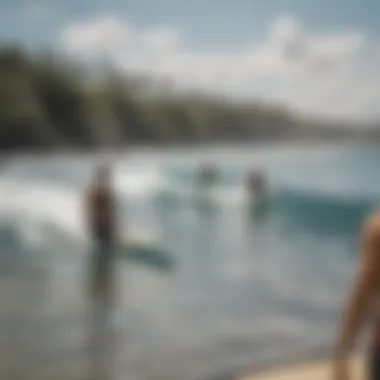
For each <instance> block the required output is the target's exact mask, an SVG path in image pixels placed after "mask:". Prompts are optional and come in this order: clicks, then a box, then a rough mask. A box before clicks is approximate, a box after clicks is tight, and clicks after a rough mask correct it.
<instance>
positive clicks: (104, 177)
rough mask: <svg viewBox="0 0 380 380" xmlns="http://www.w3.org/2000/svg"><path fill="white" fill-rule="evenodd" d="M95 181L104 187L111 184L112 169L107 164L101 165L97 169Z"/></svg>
mask: <svg viewBox="0 0 380 380" xmlns="http://www.w3.org/2000/svg"><path fill="white" fill-rule="evenodd" d="M95 181H96V182H97V183H99V184H103V185H104V184H109V183H110V182H111V168H110V166H109V165H108V164H107V163H101V164H99V165H98V166H97V167H96V169H95Z"/></svg>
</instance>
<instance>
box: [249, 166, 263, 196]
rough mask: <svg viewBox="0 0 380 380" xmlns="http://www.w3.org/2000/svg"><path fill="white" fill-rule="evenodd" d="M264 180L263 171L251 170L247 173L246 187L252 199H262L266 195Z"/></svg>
mask: <svg viewBox="0 0 380 380" xmlns="http://www.w3.org/2000/svg"><path fill="white" fill-rule="evenodd" d="M266 187H267V186H266V181H265V178H264V175H263V173H261V172H260V171H256V170H253V171H251V172H249V173H248V176H247V180H246V188H247V191H248V193H249V195H250V196H251V198H253V199H257V200H259V199H263V198H265V196H266Z"/></svg>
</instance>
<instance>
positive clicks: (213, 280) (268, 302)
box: [0, 146, 380, 380]
mask: <svg viewBox="0 0 380 380" xmlns="http://www.w3.org/2000/svg"><path fill="white" fill-rule="evenodd" d="M96 160H97V158H95V157H94V156H89V155H73V154H72V155H55V156H44V157H43V158H37V157H33V156H22V157H21V156H20V157H16V158H13V159H9V160H7V162H4V164H3V165H2V166H1V168H0V274H1V276H0V282H1V284H0V302H1V305H2V306H1V311H0V332H1V337H2V339H1V342H0V352H1V359H0V377H1V378H10V377H9V376H11V375H12V376H16V377H15V378H25V379H37V378H38V379H44V378H57V379H58V378H59V379H61V378H62V379H64V378H65V379H67V378H70V379H82V378H83V379H84V378H86V379H87V378H88V377H85V376H87V375H85V374H87V373H88V371H89V370H94V371H98V372H99V371H104V375H103V377H100V378H102V379H104V380H105V379H125V378H128V379H139V380H143V379H165V380H170V379H178V380H186V379H210V378H215V377H218V376H219V375H220V374H223V373H230V372H231V371H234V370H239V369H244V368H249V367H255V366H259V365H261V364H262V363H268V362H270V363H274V364H275V363H276V362H277V361H279V360H282V359H283V358H286V357H289V358H290V357H292V356H294V357H296V356H297V355H301V354H302V355H304V354H305V353H307V352H310V355H312V353H313V352H315V350H318V349H323V350H325V351H326V353H327V352H328V349H329V347H331V345H332V344H333V342H334V339H335V336H336V333H337V330H336V328H337V323H338V317H339V313H340V310H341V308H342V304H343V302H344V300H345V296H346V293H347V285H348V284H349V280H350V278H351V276H352V274H353V271H354V266H355V263H356V259H357V249H358V237H359V231H360V224H361V222H362V220H363V218H364V217H365V215H366V214H367V213H368V212H369V211H370V210H371V209H373V208H375V207H376V205H377V203H378V200H379V199H380V176H379V175H378V162H379V161H380V153H379V152H377V151H376V150H371V149H368V148H366V149H364V148H357V147H351V148H348V147H335V146H332V147H331V146H329V147H327V146H326V147H320V146H319V147H317V146H316V147H313V146H311V147H310V146H308V147H299V146H298V147H291V146H287V147H268V148H262V149H253V148H252V149H247V148H244V149H243V148H241V149H238V148H228V147H221V148H212V149H211V148H209V149H206V148H204V149H200V148H199V149H197V150H191V149H187V150H182V151H181V150H178V151H168V152H166V153H165V152H163V151H161V152H160V151H148V150H145V151H143V150H140V151H139V150H136V151H133V152H129V153H128V154H118V155H117V156H114V157H113V162H114V169H115V173H114V180H115V187H116V189H117V193H118V210H119V216H120V218H121V220H122V221H123V223H125V226H126V227H128V229H129V230H131V231H135V232H136V233H141V234H148V235H155V236H158V237H159V242H160V243H159V244H160V247H161V248H162V250H165V251H168V252H170V253H171V254H172V256H173V259H174V263H175V269H174V270H173V271H172V272H170V273H163V272H160V271H156V270H154V268H149V267H147V266H143V265H136V264H134V263H130V262H127V261H118V263H117V281H118V293H117V300H116V301H117V302H116V312H115V316H114V317H115V319H116V326H117V327H116V328H117V334H116V337H115V339H114V343H115V345H114V346H112V347H113V348H114V349H113V350H112V352H110V350H108V353H107V355H106V356H107V359H106V360H103V361H99V360H93V361H92V362H91V355H88V350H87V347H88V339H87V335H88V323H87V321H88V318H87V310H88V297H87V282H86V281H88V278H87V272H86V270H87V267H88V265H87V260H88V252H87V249H86V248H85V242H86V238H85V233H84V228H83V223H82V219H81V196H82V192H83V189H84V186H85V185H86V183H87V181H88V179H89V177H90V175H91V170H92V167H93V165H94V162H96ZM203 161H212V162H214V163H215V164H216V165H217V166H218V168H219V169H220V170H221V179H220V181H219V182H218V184H217V186H216V187H215V188H213V189H212V190H210V191H209V192H208V193H207V194H206V195H203V196H202V195H201V194H200V193H199V191H198V190H197V188H196V185H195V182H196V181H195V173H196V168H197V167H198V165H199V164H200V163H202V162H203ZM250 168H261V169H263V170H264V171H265V173H266V175H267V177H268V180H269V183H270V193H271V204H270V207H269V209H268V210H267V212H266V213H265V214H262V215H255V214H254V213H253V212H252V208H251V207H250V204H249V200H248V198H247V196H246V194H245V191H244V187H243V181H244V175H245V173H246V171H247V170H249V169H250ZM94 378H95V377H94Z"/></svg>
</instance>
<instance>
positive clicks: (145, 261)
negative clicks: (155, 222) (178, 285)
mask: <svg viewBox="0 0 380 380" xmlns="http://www.w3.org/2000/svg"><path fill="white" fill-rule="evenodd" d="M118 252H119V254H120V256H121V257H123V258H125V259H127V260H131V261H133V262H136V263H138V264H142V265H144V266H152V267H154V268H156V269H166V270H167V269H171V268H172V266H173V258H172V257H171V255H169V254H168V252H165V250H164V249H163V248H162V245H161V244H160V239H159V238H158V236H155V235H149V234H141V233H140V234H136V233H125V234H124V235H122V236H121V239H120V244H119V248H118Z"/></svg>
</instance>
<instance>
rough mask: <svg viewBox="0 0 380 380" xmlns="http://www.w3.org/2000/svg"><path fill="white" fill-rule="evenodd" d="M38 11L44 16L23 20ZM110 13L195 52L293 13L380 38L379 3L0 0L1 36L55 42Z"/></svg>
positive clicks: (318, 26) (244, 39) (322, 26)
mask: <svg viewBox="0 0 380 380" xmlns="http://www.w3.org/2000/svg"><path fill="white" fill-rule="evenodd" d="M37 7H38V8H39V9H42V8H45V9H46V12H45V13H44V14H41V15H40V17H38V16H37V15H35V17H34V18H33V15H30V16H28V15H27V14H28V12H29V11H31V12H32V13H33V8H37ZM111 12H114V13H117V14H119V15H120V17H122V18H125V19H126V20H128V22H130V23H133V24H134V25H136V26H140V27H149V26H153V25H161V24H170V25H174V26H176V27H177V28H179V29H180V30H181V33H182V35H183V38H184V40H185V41H186V43H187V44H188V45H190V46H191V47H193V48H199V49H207V48H208V47H209V46H210V45H214V46H223V45H226V44H244V43H248V42H250V41H251V40H252V39H256V40H257V39H260V38H262V37H263V35H264V34H265V33H266V30H267V28H268V23H269V22H271V20H273V18H275V17H276V16H277V15H279V14H291V15H293V16H295V17H296V18H298V19H300V20H302V22H303V23H305V24H307V25H308V26H309V28H310V29H312V30H316V31H324V32H332V31H336V30H341V29H345V28H350V29H353V28H354V29H359V30H364V31H366V32H367V33H368V35H370V36H373V37H375V36H379V35H380V23H379V22H378V15H379V14H380V2H379V1H377V0H332V1H318V0H191V1H188V0H186V1H184V0H138V1H136V0H0V13H1V14H2V15H0V18H1V21H2V22H1V24H0V30H1V34H0V35H1V36H2V38H3V39H4V38H12V39H14V38H16V39H22V40H24V41H26V42H27V43H32V42H33V43H35V42H42V43H54V42H55V41H54V38H55V37H56V36H57V34H58V33H59V32H60V30H61V29H62V28H64V27H65V25H66V24H68V23H70V22H72V21H73V20H78V19H88V18H91V17H95V16H97V15H99V14H104V13H111Z"/></svg>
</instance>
